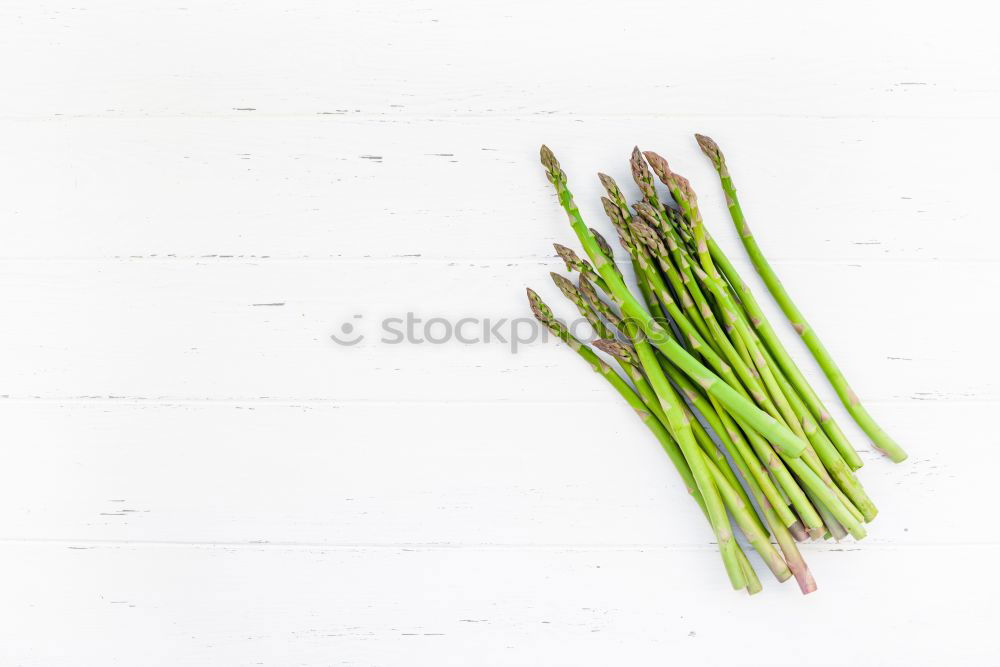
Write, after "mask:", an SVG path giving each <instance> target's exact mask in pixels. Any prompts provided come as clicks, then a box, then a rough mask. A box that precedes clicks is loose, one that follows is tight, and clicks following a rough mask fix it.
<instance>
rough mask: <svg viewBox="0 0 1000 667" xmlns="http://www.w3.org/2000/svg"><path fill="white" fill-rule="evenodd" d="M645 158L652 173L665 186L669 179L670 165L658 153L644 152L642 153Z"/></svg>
mask: <svg viewBox="0 0 1000 667" xmlns="http://www.w3.org/2000/svg"><path fill="white" fill-rule="evenodd" d="M643 155H645V156H646V160H648V161H649V166H650V167H652V168H653V173H655V174H656V177H657V178H659V179H660V180H661V181H662V182H663V183H664V184H665V185H666V184H667V181H668V180H669V179H670V173H671V172H670V165H669V164H667V161H666V160H665V159H664V158H663V157H662V156H661V155H659V154H658V153H654V152H653V151H646V152H645V153H643Z"/></svg>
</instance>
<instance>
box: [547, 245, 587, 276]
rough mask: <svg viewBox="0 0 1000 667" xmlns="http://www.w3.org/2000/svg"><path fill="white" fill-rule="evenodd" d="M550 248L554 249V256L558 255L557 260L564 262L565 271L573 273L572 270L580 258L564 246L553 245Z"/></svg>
mask: <svg viewBox="0 0 1000 667" xmlns="http://www.w3.org/2000/svg"><path fill="white" fill-rule="evenodd" d="M552 247H553V248H555V249H556V254H557V255H559V258H560V259H562V261H564V262H566V270H567V271H573V269H574V268H576V266H577V264H578V263H579V261H580V258H579V257H577V256H576V253H575V252H573V249H572V248H567V247H566V246H564V245H562V244H560V243H553V244H552Z"/></svg>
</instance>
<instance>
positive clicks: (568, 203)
mask: <svg viewBox="0 0 1000 667" xmlns="http://www.w3.org/2000/svg"><path fill="white" fill-rule="evenodd" d="M541 159H542V165H543V166H544V167H545V172H546V175H547V176H548V178H549V181H550V182H551V183H552V184H553V186H554V187H555V190H556V194H557V196H558V198H559V203H560V204H561V205H562V207H563V209H564V210H565V212H566V214H567V216H568V217H569V220H570V225H571V226H572V228H573V231H574V232H575V233H576V235H577V238H578V239H579V240H580V243H581V244H582V245H583V248H584V250H585V251H586V253H587V255H588V256H589V257H590V259H591V261H592V262H593V263H594V268H595V269H596V271H597V272H598V273H599V274H600V276H601V278H603V279H604V281H605V283H606V284H607V286H608V288H609V290H610V294H611V296H612V298H613V299H614V300H615V301H616V302H617V303H618V304H619V306H620V307H621V308H622V311H623V313H624V314H625V315H626V316H628V317H631V318H633V319H635V321H636V323H637V324H638V325H639V328H640V329H641V330H642V332H643V333H644V334H645V335H646V337H647V338H648V340H649V341H650V342H651V343H652V344H653V345H655V346H656V347H657V348H659V349H660V350H661V351H662V352H663V354H664V355H666V356H667V358H668V359H670V360H671V361H672V362H673V363H675V364H677V366H678V367H679V368H680V369H681V370H683V371H684V372H685V373H687V374H688V375H689V376H690V377H691V378H692V379H694V380H695V381H697V382H698V383H699V384H701V385H702V386H704V387H705V389H706V391H708V392H709V393H711V394H712V395H714V396H716V397H717V398H718V399H719V400H720V401H721V402H722V403H723V404H724V405H725V406H726V408H727V409H729V410H732V411H733V412H735V413H736V414H739V415H740V417H741V418H742V419H743V420H745V422H746V423H747V424H748V425H749V426H750V427H751V428H753V429H755V430H756V431H757V432H758V433H760V434H761V435H763V436H764V437H766V438H767V439H768V440H770V441H771V442H772V443H774V444H775V445H776V446H777V447H779V448H780V449H781V450H782V451H784V452H786V453H787V454H788V456H790V457H792V458H794V457H797V456H799V455H800V454H801V453H802V450H803V449H805V443H804V442H803V441H802V440H801V439H799V438H798V436H796V435H795V434H794V433H792V432H791V431H790V430H789V429H788V427H787V426H784V425H783V424H780V423H778V422H777V421H776V420H775V419H774V418H773V417H771V416H770V415H768V414H767V413H765V412H763V411H762V410H759V409H758V408H757V407H756V406H754V404H753V403H752V402H751V401H750V400H749V399H746V398H744V397H743V396H742V395H740V394H739V392H737V391H736V390H735V389H733V388H732V387H730V386H729V385H727V384H726V383H725V382H723V381H722V380H721V379H719V377H718V376H717V375H715V374H714V373H712V371H710V370H709V369H708V368H706V367H705V366H703V365H702V364H701V363H700V362H699V361H698V360H697V359H695V358H694V357H692V356H691V355H690V354H688V353H687V351H685V350H684V348H682V347H681V346H680V345H679V344H678V343H677V342H676V341H674V340H673V339H672V338H671V337H670V336H669V335H668V334H667V332H666V330H665V329H664V328H663V326H661V325H660V324H659V323H658V322H656V321H654V320H653V318H652V316H651V315H650V314H649V312H648V311H647V310H646V309H645V308H644V307H643V306H642V305H641V304H640V303H639V302H638V300H636V298H635V297H634V296H632V294H631V293H630V292H629V291H628V288H627V287H626V286H625V283H624V282H623V281H622V279H621V277H620V276H619V275H618V274H617V273H616V272H615V270H614V269H613V268H611V266H610V262H609V261H608V259H607V257H605V255H604V254H603V253H602V252H601V249H600V247H599V246H598V245H597V242H596V241H595V240H594V237H593V235H592V234H591V233H590V230H589V229H587V226H586V224H585V223H584V222H583V217H582V216H581V215H580V210H579V209H578V208H577V206H576V202H575V201H574V200H573V195H572V194H571V193H570V191H569V188H568V187H567V183H566V174H565V173H564V172H563V171H562V169H561V168H560V167H559V162H558V161H557V160H556V158H555V155H553V154H552V151H551V150H549V149H548V147H546V146H542V149H541ZM638 351H640V357H642V356H643V355H642V352H641V350H638ZM643 366H644V367H646V364H645V363H643ZM651 375H652V377H650V383H651V384H652V385H653V388H654V389H656V388H657V386H658V385H659V386H664V385H666V386H667V387H669V384H668V383H667V382H666V378H664V377H663V374H662V373H660V374H659V376H658V377H656V375H655V373H651ZM659 393H660V392H659V391H657V394H659ZM662 399H663V397H662V396H661V400H662ZM688 430H690V429H688ZM707 482H708V483H709V484H710V483H711V480H710V479H709V480H707Z"/></svg>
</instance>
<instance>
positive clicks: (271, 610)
mask: <svg viewBox="0 0 1000 667" xmlns="http://www.w3.org/2000/svg"><path fill="white" fill-rule="evenodd" d="M998 556H1000V552H998V548H997V547H996V546H990V547H972V546H964V547H962V546H956V547H950V548H928V549H906V550H903V549H894V548H885V549H868V550H863V551H845V552H824V553H821V554H817V558H816V562H815V564H814V567H815V569H817V570H819V571H820V572H822V573H823V575H824V579H823V581H824V583H823V584H822V585H823V588H822V590H821V592H819V593H816V594H814V595H812V596H810V597H809V598H805V599H801V598H800V596H799V594H798V592H797V591H796V590H795V589H794V584H792V583H786V584H784V585H782V586H778V585H776V584H774V583H772V582H770V581H767V582H765V586H766V587H767V588H766V590H765V592H764V593H763V594H761V595H758V596H756V597H755V598H747V597H746V596H744V595H742V594H737V593H733V592H732V591H727V590H726V586H725V582H724V576H723V575H722V574H721V566H719V565H718V564H717V563H712V562H711V561H713V560H715V559H714V557H713V555H712V554H711V553H710V552H708V551H704V550H700V549H699V550H686V549H680V550H678V549H666V550H663V549H642V550H635V549H624V550H623V549H610V550H603V549H598V550H594V549H591V550H559V549H554V550H553V549H458V550H456V549H420V550H409V549H388V550H372V549H343V550H317V549H289V548H265V547H256V548H238V549H237V548H224V547H212V548H190V547H169V546H160V547H131V548H122V547H105V548H88V549H76V548H67V547H66V546H64V545H32V544H26V545H17V544H5V545H4V548H3V549H2V550H0V563H2V565H3V567H4V570H5V571H7V572H15V573H17V576H14V577H10V578H9V581H8V582H7V585H6V586H5V592H4V595H5V599H6V601H7V602H6V604H4V605H3V606H2V607H0V620H2V624H3V628H4V631H3V634H4V641H3V642H2V645H0V652H2V655H3V657H4V658H5V661H6V662H7V663H9V664H19V665H47V664H65V663H67V662H72V663H73V664H75V665H86V666H90V665H95V666H96V665H106V664H113V663H118V664H143V665H150V666H152V667H158V666H160V665H163V666H169V665H178V664H184V665H194V664H197V665H219V664H225V665H254V664H266V665H279V664H280V665H286V664H308V665H314V664H324V665H325V664H347V665H462V664H470V663H475V664H477V665H505V666H506V665H532V666H533V665H538V664H546V665H608V664H646V663H649V662H651V661H653V660H657V659H660V658H661V657H662V656H669V659H670V660H671V661H674V662H676V663H678V664H693V663H698V664H704V665H720V666H721V665H733V664H746V663H747V662H766V663H767V664H773V665H789V666H791V665H801V664H803V661H806V660H809V661H812V662H821V663H837V664H871V663H873V662H877V663H878V664H890V665H904V664H905V665H940V664H945V663H949V662H958V663H961V664H989V663H990V662H991V661H992V659H993V658H994V657H995V655H996V653H997V650H998V649H1000V646H998V643H997V637H996V633H995V632H992V630H993V618H994V615H993V611H992V610H993V608H994V603H995V600H996V596H997V594H998V593H1000V590H998V588H997V582H996V578H994V577H989V576H982V577H980V576H977V573H982V572H987V571H989V570H990V569H991V568H992V566H993V565H994V564H995V563H996V561H997V558H998ZM713 566H714V567H713ZM959 572H961V573H968V575H967V576H966V577H963V576H960V575H958V573H959ZM53 628H58V631H59V639H60V641H58V642H54V641H52V631H53ZM831 636H837V637H844V638H845V639H844V640H843V641H841V642H839V643H837V642H834V643H833V644H831V643H830V637H831ZM887 637H890V638H891V640H887V639H886V638H887Z"/></svg>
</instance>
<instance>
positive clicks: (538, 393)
mask: <svg viewBox="0 0 1000 667" xmlns="http://www.w3.org/2000/svg"><path fill="white" fill-rule="evenodd" d="M453 264H454V265H450V264H448V263H445V264H442V263H427V262H421V261H416V260H415V261H410V262H390V263H372V262H357V263H343V262H338V263H327V262H253V261H234V262H230V263H219V262H214V261H210V262H208V263H202V262H200V261H195V260H192V261H164V262H150V261H145V260H136V261H115V260H108V261H78V262H47V261H41V262H39V261H8V262H3V263H0V285H2V288H0V308H2V309H3V312H4V313H5V317H6V319H7V321H8V322H11V323H19V324H20V326H8V327H6V328H4V329H3V330H2V331H0V365H2V367H3V369H4V373H3V376H2V379H0V385H2V387H3V389H2V394H5V395H9V396H13V397H17V398H23V397H31V396H39V397H56V398H70V397H86V396H125V397H144V398H156V397H168V398H188V399H199V398H213V399H220V398H221V399H230V398H241V399H248V398H255V399H259V398H267V397H273V398H280V399H294V400H304V399H323V400H326V399H336V400H357V399H365V400H393V399H416V400H454V399H461V400H492V399H506V400H520V401H523V400H536V399H542V400H546V399H551V398H554V397H557V398H558V399H560V400H576V399H583V398H588V399H593V398H597V397H605V396H607V395H608V393H607V390H606V389H605V387H603V386H602V385H601V383H599V382H597V381H596V380H595V379H593V378H590V377H589V373H588V372H587V371H586V370H585V369H586V366H585V365H583V364H582V363H581V362H580V361H579V360H577V359H576V358H575V357H574V356H573V355H572V354H570V353H569V352H568V351H567V350H565V349H558V347H557V346H556V345H553V344H551V343H547V344H543V343H542V342H541V341H540V340H539V339H537V338H536V341H535V343H533V344H530V345H529V344H525V345H522V346H520V347H519V348H518V349H517V353H515V354H512V349H513V347H514V346H513V345H512V340H513V339H512V338H511V336H512V334H511V333H510V331H511V329H510V326H509V325H510V322H509V321H508V322H507V324H504V325H503V326H500V327H499V331H500V338H497V337H496V336H495V335H493V334H490V336H489V340H490V343H489V344H468V345H466V344H462V343H461V342H459V341H458V340H456V339H454V338H452V339H449V340H447V341H446V342H445V343H444V344H439V345H435V344H428V343H427V342H426V341H427V334H428V333H429V334H430V336H431V339H432V340H442V339H444V338H445V334H446V325H445V324H443V323H441V322H437V323H434V324H431V325H430V328H429V329H425V327H426V324H427V323H428V322H430V320H431V319H432V318H435V317H439V318H449V319H450V320H451V321H452V322H457V321H458V320H459V319H460V318H464V317H471V318H478V319H477V321H478V322H479V323H482V322H485V321H486V320H487V319H489V320H490V321H491V322H492V323H493V324H496V323H498V322H499V321H500V320H503V319H504V318H508V319H509V318H525V319H524V320H523V321H522V324H520V325H518V326H520V327H521V329H520V330H519V334H518V335H519V336H520V339H521V340H527V339H528V338H529V337H530V335H531V331H532V329H530V328H529V326H530V325H531V324H532V321H530V317H529V313H528V309H527V306H526V303H525V297H524V291H523V290H524V286H525V285H533V286H535V287H537V288H538V289H539V290H540V291H541V293H542V294H544V295H545V296H546V298H548V299H549V300H551V301H552V303H553V307H554V308H555V309H556V312H557V313H560V314H561V315H562V316H563V317H566V318H570V317H572V316H573V313H574V311H573V310H571V308H570V307H569V304H568V303H566V304H565V305H564V304H563V302H564V299H563V298H562V296H561V295H560V294H559V293H558V292H557V290H556V289H555V287H554V286H550V284H551V283H550V279H549V277H548V275H547V274H548V271H549V270H550V269H556V268H558V266H557V265H556V264H554V263H550V264H547V265H545V264H539V265H536V266H533V267H530V270H525V267H510V266H507V263H506V262H499V263H473V264H470V263H467V262H465V263H462V262H455V263H453ZM779 270H780V271H781V273H782V275H783V277H784V278H785V280H786V282H787V284H788V285H789V287H790V288H791V289H793V290H794V292H795V294H796V296H797V297H798V298H799V299H800V300H801V303H803V304H804V305H811V306H812V307H811V308H808V310H809V312H810V314H811V315H812V317H813V324H814V326H815V327H816V328H817V329H818V330H819V331H820V332H821V333H822V335H823V337H824V340H826V341H828V344H829V347H830V348H831V350H833V352H834V354H835V356H836V357H837V358H838V359H839V360H841V363H842V364H843V366H844V370H845V372H846V373H847V374H848V377H849V378H851V380H852V381H853V383H854V385H855V386H856V388H857V391H858V392H859V394H860V395H861V396H863V397H865V398H867V399H869V400H881V399H892V400H899V399H909V398H915V399H936V398H941V399H947V400H956V399H963V398H972V399H988V400H992V399H994V398H996V397H997V396H998V395H1000V391H998V390H997V375H996V374H990V373H974V374H968V373H962V374H958V373H955V372H954V363H955V360H956V359H961V358H968V354H969V353H970V351H976V350H978V351H981V352H982V351H986V350H989V349H991V348H992V345H993V341H992V328H991V326H990V325H989V322H988V318H989V313H988V312H987V310H985V309H984V308H983V306H982V303H981V296H980V294H982V293H990V292H991V291H996V290H997V288H998V281H1000V277H998V274H997V272H996V271H995V270H994V267H993V266H992V265H991V264H981V263H971V264H966V265H960V264H954V265H949V266H948V271H947V272H945V271H942V270H935V269H933V268H929V265H926V264H922V263H892V264H870V265H861V266H854V265H841V264H823V265H815V264H797V263H791V264H782V265H780V267H779ZM972 286H975V289H972ZM979 290H983V292H980V291H979ZM409 312H412V313H413V314H414V315H413V317H414V318H420V319H421V320H422V322H421V323H416V324H414V325H413V326H412V327H411V329H412V330H413V331H414V335H413V337H412V338H411V340H413V341H417V340H422V341H425V342H423V343H420V344H416V343H413V344H387V343H384V342H383V341H389V342H390V343H391V342H392V341H393V340H397V339H398V336H396V335H395V333H393V332H398V331H401V330H402V331H404V332H405V330H406V324H405V318H406V317H407V313H409ZM355 316H360V318H355ZM388 317H394V318H402V320H403V323H402V324H400V323H399V322H396V323H390V325H389V329H388V331H390V333H386V331H387V329H386V328H385V326H383V324H382V322H383V321H384V320H385V318H388ZM778 317H780V316H778ZM774 321H775V323H776V325H780V326H781V328H782V330H783V331H785V332H786V333H787V332H788V328H787V326H786V325H784V324H782V320H781V319H778V318H775V320H774ZM345 323H347V324H350V325H351V326H352V327H354V332H355V333H352V334H351V335H356V334H364V335H366V338H364V339H362V340H361V342H360V343H358V344H357V345H355V346H353V347H346V346H340V345H336V344H334V342H333V341H332V340H331V338H330V336H331V335H332V334H334V333H337V334H338V335H340V336H341V339H342V340H356V338H351V339H348V337H347V335H346V334H344V333H343V331H342V329H341V327H342V325H343V324H345ZM470 327H471V328H463V330H462V333H463V336H465V337H466V340H479V341H482V340H485V339H486V334H485V333H484V332H483V331H482V329H483V327H482V325H481V324H479V325H477V324H476V323H475V322H474V323H472V324H471V325H470ZM477 327H478V329H477ZM477 330H478V333H477ZM580 334H581V335H586V329H585V328H583V327H581V328H580ZM788 340H789V342H790V344H794V345H792V346H791V347H792V349H793V351H794V352H795V354H796V357H797V358H799V359H800V361H801V365H802V367H803V368H804V369H805V370H806V371H807V372H808V373H809V374H810V376H811V377H813V378H815V379H816V381H815V385H816V387H817V389H818V390H820V391H822V392H823V393H824V394H826V395H829V394H830V393H831V392H830V390H829V389H828V387H827V383H826V381H825V380H824V379H822V378H818V377H817V376H818V372H817V371H816V369H815V367H814V365H813V364H812V362H811V360H810V358H809V357H808V356H807V353H806V352H805V351H804V350H803V349H801V348H800V347H799V346H798V343H797V342H796V341H794V340H791V339H788ZM503 341H506V342H503ZM987 356H988V355H987ZM807 362H808V363H807ZM584 377H586V379H585V380H582V378H584Z"/></svg>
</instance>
